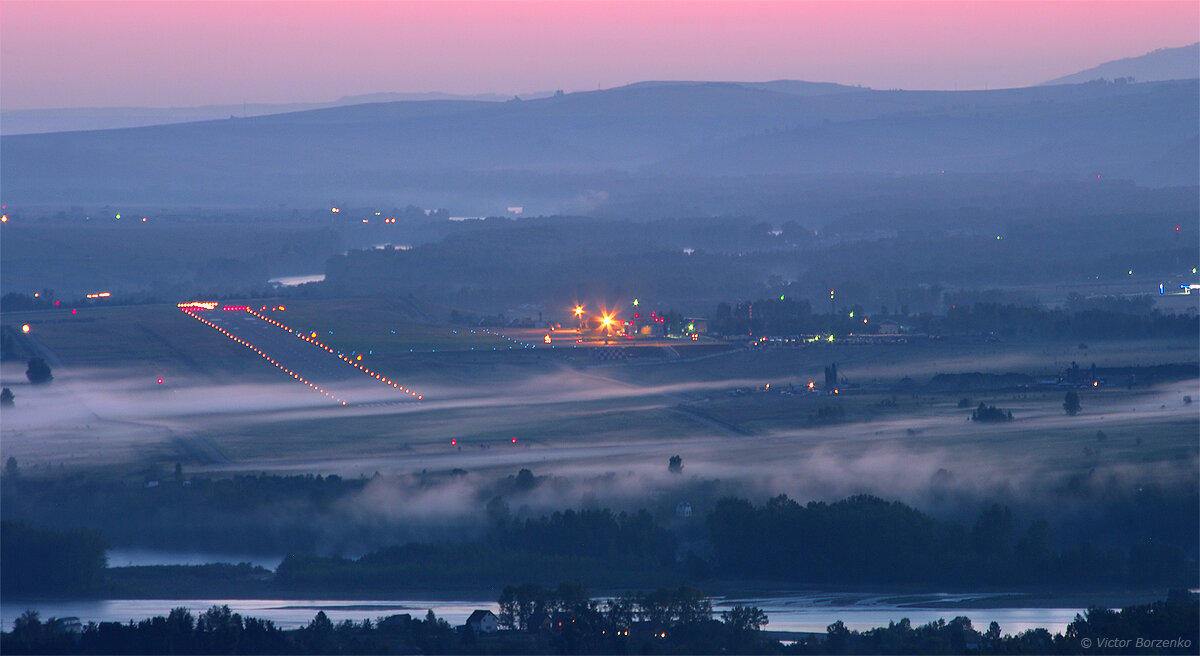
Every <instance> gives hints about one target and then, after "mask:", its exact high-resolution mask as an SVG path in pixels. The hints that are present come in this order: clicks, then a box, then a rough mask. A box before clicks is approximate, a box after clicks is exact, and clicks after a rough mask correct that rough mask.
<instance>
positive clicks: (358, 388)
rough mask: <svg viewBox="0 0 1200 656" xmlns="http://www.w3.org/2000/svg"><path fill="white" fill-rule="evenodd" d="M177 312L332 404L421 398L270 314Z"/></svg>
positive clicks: (225, 308)
mask: <svg viewBox="0 0 1200 656" xmlns="http://www.w3.org/2000/svg"><path fill="white" fill-rule="evenodd" d="M181 309H182V310H183V311H184V313H185V314H188V315H189V316H192V317H193V318H195V319H197V320H199V321H201V322H202V323H204V324H205V325H207V326H209V327H210V328H212V329H213V330H215V331H217V332H218V333H220V334H221V335H223V336H224V337H226V338H228V339H229V340H230V342H231V346H234V347H237V348H246V349H248V350H249V351H250V352H251V353H253V354H255V355H257V356H258V357H260V358H261V359H262V360H263V361H264V362H265V363H266V364H267V365H268V366H273V367H275V368H276V369H277V370H278V371H279V372H280V375H282V376H286V377H289V378H292V379H293V380H295V381H296V383H297V384H299V385H304V386H306V387H309V388H310V389H312V390H313V392H314V393H315V394H321V395H323V396H324V397H326V398H327V399H328V400H329V401H330V402H331V403H335V404H339V405H353V406H380V405H393V404H397V403H414V402H417V401H419V400H420V399H421V398H422V396H421V395H420V394H419V392H417V391H415V390H411V389H409V388H408V387H407V385H406V383H405V382H404V381H397V380H392V379H390V378H388V377H387V376H384V375H383V374H380V373H378V372H375V371H372V370H371V369H369V368H368V367H366V366H365V365H363V364H362V363H361V362H360V361H359V360H357V359H356V358H355V357H352V356H350V355H349V354H343V353H340V352H338V351H337V350H336V349H334V348H332V347H330V346H328V345H326V344H323V343H322V342H320V341H319V339H317V338H316V337H314V336H313V335H312V334H301V333H299V332H298V331H296V330H294V329H292V328H290V327H288V326H287V325H286V324H284V323H282V322H280V321H278V320H277V319H275V318H274V317H272V316H269V315H268V314H264V313H262V312H259V311H256V310H253V309H251V308H247V307H245V306H229V305H221V304H217V305H216V306H215V307H214V308H212V309H205V308H199V307H185V308H181ZM267 312H270V311H269V310H268V311H267Z"/></svg>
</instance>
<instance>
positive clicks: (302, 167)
mask: <svg viewBox="0 0 1200 656" xmlns="http://www.w3.org/2000/svg"><path fill="white" fill-rule="evenodd" d="M1198 91H1200V85H1198V82H1197V81H1196V80H1191V81H1172V82H1149V83H1120V84H1117V83H1103V82H1101V83H1091V84H1077V85H1058V86H1038V87H1028V88H1020V89H998V90H991V91H877V90H871V89H859V88H857V87H843V86H840V85H832V86H821V85H819V84H818V85H816V86H813V85H812V83H794V82H768V83H755V84H741V83H728V82H672V83H645V84H636V85H631V86H626V87H619V88H615V89H605V90H600V91H587V92H577V93H567V94H562V95H552V96H550V97H546V98H540V99H530V100H515V99H514V100H509V101H507V102H487V101H478V100H422V101H405V102H377V103H367V104H356V105H347V106H340V107H328V108H321V109H314V110H308V111H299V112H292V113H284V114H274V115H269V116H257V117H249V118H244V119H231V118H225V119H223V120H210V121H202V122H195V123H184V124H176V125H159V126H152V127H140V128H128V129H119V130H99V131H88V132H60V133H52V134H37V135H9V136H4V137H2V138H0V166H2V170H3V171H4V198H5V200H6V202H7V203H9V204H10V207H11V206H12V204H15V203H27V204H42V205H50V204H53V205H59V206H62V205H66V204H77V205H85V204H91V203H136V204H165V205H170V204H195V205H204V206H211V205H242V206H245V205H258V204H267V205H276V204H283V203H287V204H292V205H293V206H295V205H301V204H313V203H316V204H324V203H327V202H329V200H330V199H334V198H360V199H371V202H381V203H382V202H400V201H402V202H403V203H409V202H411V203H414V204H418V205H421V206H423V207H453V208H457V209H459V210H460V211H463V212H475V213H488V212H496V213H502V212H503V211H504V208H505V207H507V206H509V205H522V206H524V207H526V211H527V212H529V213H551V212H556V211H579V212H584V213H586V212H588V211H591V209H590V208H595V207H600V206H601V205H603V204H604V203H606V202H608V199H616V198H617V197H619V195H620V190H621V189H622V188H628V186H629V185H630V184H635V183H636V182H637V181H638V180H640V179H644V178H646V177H647V176H651V177H656V178H659V179H663V180H666V179H671V178H679V177H680V176H689V177H691V178H694V179H706V178H711V179H712V180H718V179H720V180H726V181H731V182H729V184H735V185H746V184H749V183H747V182H746V180H748V176H795V175H874V176H879V175H887V176H891V175H897V174H898V175H933V174H939V173H941V172H942V171H946V172H950V173H954V174H962V173H968V174H978V173H984V174H993V173H1014V172H1017V173H1041V174H1052V175H1057V176H1064V175H1065V176H1069V177H1073V178H1075V179H1079V178H1095V177H1096V176H1097V175H1101V176H1103V177H1104V178H1109V179H1113V178H1115V179H1126V180H1132V181H1134V182H1137V183H1140V184H1144V185H1150V186H1163V185H1187V186H1194V185H1195V184H1196V182H1197V179H1198V177H1200V155H1198V153H1197V151H1196V149H1195V148H1194V147H1192V144H1195V143H1196V139H1197V135H1198V133H1200V127H1198V126H1200V93H1198ZM812 92H817V93H812Z"/></svg>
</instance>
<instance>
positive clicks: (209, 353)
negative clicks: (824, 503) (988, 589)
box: [2, 300, 1200, 492]
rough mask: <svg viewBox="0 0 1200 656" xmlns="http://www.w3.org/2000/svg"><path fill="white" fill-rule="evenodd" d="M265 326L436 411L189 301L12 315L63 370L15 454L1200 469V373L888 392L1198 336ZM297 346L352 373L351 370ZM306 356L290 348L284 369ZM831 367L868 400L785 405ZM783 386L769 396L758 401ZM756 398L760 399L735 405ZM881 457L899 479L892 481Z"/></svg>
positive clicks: (755, 474) (778, 475)
mask: <svg viewBox="0 0 1200 656" xmlns="http://www.w3.org/2000/svg"><path fill="white" fill-rule="evenodd" d="M225 314H226V315H234V314H237V315H243V313H225ZM268 314H269V316H271V317H277V318H278V319H279V320H281V321H282V320H284V319H285V318H286V321H287V323H288V325H294V326H296V327H297V328H300V329H302V330H304V331H309V332H317V333H318V335H321V336H322V341H324V342H325V343H327V344H329V345H330V347H332V348H335V350H338V351H342V352H345V353H361V354H364V360H363V363H364V364H369V366H370V367H371V368H372V369H374V370H375V371H378V372H379V373H380V374H381V375H382V376H386V377H391V378H395V379H396V380H402V381H405V384H406V385H408V386H411V388H412V389H414V390H419V391H420V392H421V394H422V395H423V396H424V400H422V401H421V402H419V403H409V404H405V405H378V404H370V403H368V404H365V405H363V404H360V405H358V406H354V405H351V406H350V407H346V408H342V407H334V404H332V403H330V402H329V401H328V399H326V398H325V397H324V396H322V395H320V394H316V393H314V392H313V391H312V390H311V389H308V388H307V387H305V386H303V385H301V384H298V383H297V382H296V381H295V380H292V378H291V377H290V376H288V375H286V374H284V373H283V372H281V371H280V368H278V367H276V366H274V365H272V364H270V363H268V362H266V361H264V360H265V358H264V357H261V356H259V355H257V354H256V353H254V352H253V351H251V350H249V349H247V348H246V347H244V346H242V345H240V344H238V343H236V342H235V341H231V340H230V339H229V338H227V337H225V336H222V335H221V334H220V333H219V332H217V331H215V330H213V329H212V328H209V327H207V326H205V325H204V324H202V323H200V322H198V321H196V320H195V319H193V318H190V317H188V316H186V315H184V314H183V313H182V312H180V311H179V310H178V309H176V308H174V307H168V306H141V307H127V308H92V309H85V310H82V311H81V312H80V314H79V315H75V316H74V317H72V316H71V315H69V314H66V313H63V312H55V313H25V314H16V313H14V314H11V315H9V316H6V317H5V321H6V323H9V324H13V323H14V322H17V323H18V325H19V323H21V322H27V323H30V324H31V326H32V327H33V334H35V335H37V336H38V338H39V340H40V341H41V342H42V343H44V344H45V345H47V346H48V347H49V348H50V349H52V350H53V351H54V353H56V354H57V355H58V356H59V357H61V358H62V361H63V362H64V364H65V367H64V368H63V369H61V370H57V371H56V372H55V375H56V380H55V382H54V383H53V384H51V385H49V386H46V387H43V388H33V387H30V386H28V385H27V384H24V380H23V366H22V364H20V363H12V362H10V363H7V364H6V365H5V366H4V368H3V370H2V374H3V376H2V377H3V380H4V384H5V385H6V386H10V387H13V389H14V391H15V392H16V394H17V401H18V404H17V406H16V407H15V408H14V409H11V410H8V411H6V412H5V422H4V432H5V435H4V440H3V444H2V455H3V457H5V458H7V457H8V456H9V455H13V456H15V457H17V458H18V459H19V460H20V461H21V462H22V463H23V464H25V463H28V465H29V466H34V465H39V464H40V465H43V466H55V467H57V466H58V465H60V464H62V465H65V466H68V467H75V468H90V467H94V466H100V465H106V464H117V465H125V466H127V467H128V468H129V469H128V471H134V470H136V468H138V467H141V466H144V465H145V464H146V463H148V462H156V463H160V464H163V463H173V462H176V461H180V462H184V463H186V464H187V466H188V467H189V469H192V470H208V471H214V472H215V471H269V470H277V471H296V472H330V473H339V474H343V475H351V476H357V475H360V474H365V475H371V474H372V473H373V472H375V471H380V472H384V473H404V472H410V471H419V470H430V471H448V470H450V469H453V468H462V469H467V470H470V471H478V472H489V471H490V472H495V473H497V474H509V473H513V472H515V470H516V469H519V468H521V467H531V468H534V469H536V470H537V471H539V472H559V473H563V474H568V473H570V474H573V475H579V476H583V475H599V474H602V473H604V472H606V471H624V470H629V471H642V470H645V471H657V470H659V469H660V468H662V467H663V466H664V465H663V463H665V461H666V458H667V457H668V456H670V455H673V454H677V453H678V454H681V455H683V456H684V457H685V460H686V462H687V463H688V465H687V466H688V472H689V474H695V475H697V476H710V477H731V478H733V479H739V480H756V479H758V480H760V481H762V484H763V485H764V486H767V485H768V483H767V482H766V481H770V482H771V483H770V484H773V485H777V487H778V488H779V489H780V490H794V491H803V490H815V489H816V487H817V484H818V483H821V484H827V485H828V486H829V487H830V488H831V489H837V490H846V491H849V492H853V491H854V490H856V489H862V488H864V487H867V488H869V489H881V488H886V487H887V486H889V485H890V486H905V485H907V486H910V487H912V486H916V485H926V484H928V482H929V480H930V476H931V475H932V474H933V473H934V472H936V471H937V470H938V469H940V468H947V469H953V470H955V471H957V472H963V471H964V470H973V471H976V473H975V474H974V475H973V476H971V477H969V478H970V480H971V484H980V485H983V484H988V485H992V484H995V485H1000V484H1002V482H1003V481H1009V482H1013V481H1019V480H1026V479H1027V478H1029V477H1033V476H1036V475H1037V474H1038V473H1047V474H1048V473H1054V474H1063V475H1070V474H1072V473H1080V472H1082V473H1086V472H1087V471H1089V470H1094V469H1097V468H1101V469H1103V468H1106V467H1112V468H1123V469H1130V468H1133V469H1141V470H1143V471H1144V472H1146V474H1145V475H1146V476H1150V475H1152V472H1158V474H1153V475H1160V474H1162V472H1165V471H1169V472H1171V473H1170V475H1171V476H1177V475H1181V474H1180V473H1179V472H1180V471H1185V472H1186V471H1189V469H1188V468H1191V469H1190V471H1192V472H1193V476H1194V466H1195V464H1196V462H1197V457H1198V456H1197V436H1198V434H1200V420H1198V414H1197V409H1198V408H1200V404H1191V405H1186V404H1184V402H1183V397H1184V396H1191V397H1192V398H1200V387H1198V386H1197V381H1196V380H1190V381H1156V382H1155V383H1154V386H1152V387H1147V386H1145V385H1138V386H1136V387H1134V388H1132V389H1125V388H1119V387H1115V386H1110V387H1107V388H1101V389H1098V390H1083V391H1082V392H1081V398H1082V404H1083V412H1082V413H1081V414H1080V415H1079V416H1078V417H1067V416H1065V415H1064V413H1063V412H1062V408H1061V403H1062V396H1063V392H1062V391H1061V390H1041V389H1030V390H1024V391H1022V390H995V391H985V392H961V393H960V392H941V393H932V392H928V391H925V390H924V389H922V388H920V387H918V388H916V389H907V388H906V389H905V391H903V392H901V391H896V390H894V389H892V387H891V386H892V385H894V384H896V383H897V382H898V381H900V380H901V379H902V378H904V377H911V378H912V379H913V380H914V381H915V383H916V384H917V385H918V386H921V385H924V384H925V383H926V382H927V381H928V380H929V378H930V377H932V376H933V375H934V374H936V373H958V372H969V371H985V372H994V373H1005V372H1020V373H1026V374H1029V375H1033V376H1043V375H1052V374H1054V373H1056V372H1058V371H1059V370H1061V369H1062V368H1064V367H1065V366H1067V365H1068V364H1069V363H1070V362H1071V361H1072V360H1077V361H1079V362H1080V363H1081V364H1083V365H1085V366H1086V365H1090V364H1091V363H1092V362H1095V363H1096V364H1097V366H1099V367H1101V368H1106V367H1127V366H1142V367H1146V366H1151V365H1161V364H1171V363H1195V362H1196V359H1197V352H1196V348H1195V344H1194V343H1187V340H1175V341H1172V340H1157V341H1143V342H1131V343H1115V342H1114V343H1108V342H1101V343H1092V344H1089V345H1088V347H1087V349H1080V348H1079V345H1078V344H1077V343H1070V344H1064V343H1018V342H982V341H978V342H966V341H951V340H947V341H943V342H931V343H912V344H905V345H869V346H850V345H839V344H836V343H835V344H827V345H820V346H813V347H808V348H802V349H776V350H769V351H754V350H747V349H741V348H738V349H734V350H729V351H725V352H721V351H713V350H712V348H711V346H706V344H708V342H706V341H701V342H698V343H696V344H695V346H694V348H695V349H696V350H695V351H694V352H692V351H689V348H693V344H692V343H683V342H680V343H679V344H678V346H676V347H672V348H674V350H675V351H676V352H677V353H678V356H677V357H666V353H665V352H664V353H663V354H662V357H660V358H657V359H656V358H653V357H647V358H639V359H635V360H633V361H630V362H629V363H615V364H614V363H597V362H595V361H593V360H592V359H591V358H590V357H588V356H587V355H585V353H586V352H587V350H586V349H584V350H578V349H575V348H568V347H567V345H564V347H563V348H555V349H548V348H531V347H526V346H522V345H521V344H520V343H521V342H523V343H524V344H532V339H533V337H534V335H536V334H538V333H541V332H542V331H538V330H529V329H526V330H525V331H512V334H508V333H501V331H500V330H498V329H497V330H492V331H489V332H486V333H485V332H482V331H481V330H479V329H476V331H475V332H474V333H472V332H471V329H470V328H460V327H453V326H445V325H433V324H422V323H416V322H414V321H412V320H411V318H410V317H408V316H407V315H406V314H405V311H404V309H403V308H402V307H401V306H399V305H396V306H389V305H388V304H387V303H386V302H378V301H368V300H345V301H339V302H335V303H324V302H319V301H294V302H289V303H288V304H287V308H286V311H276V312H274V313H270V312H268ZM243 316H247V317H248V316H249V315H243ZM235 318H236V319H241V318H242V316H239V317H235ZM235 318H229V319H226V318H225V317H222V318H221V319H222V320H223V321H226V322H227V323H228V322H232V321H234V319H235ZM242 323H246V325H247V326H252V324H253V326H252V327H253V329H254V330H258V331H260V332H259V333H253V334H254V335H259V336H260V337H262V338H263V339H267V338H268V337H266V336H268V335H269V334H271V331H274V332H276V333H279V334H283V335H286V340H285V341H287V344H288V345H290V344H292V342H291V341H290V340H294V339H295V338H294V336H291V335H290V334H286V333H283V331H282V330H279V329H277V328H271V327H270V326H267V324H266V323H265V322H263V321H261V320H257V319H255V320H253V321H246V320H244V319H243V321H242ZM230 325H231V326H232V324H230ZM267 328H270V330H267ZM261 331H265V332H261ZM329 331H332V332H333V334H332V335H330V334H329ZM392 331H395V332H394V333H393V332H392ZM498 334H502V335H504V337H500V336H497V335H498ZM249 335H250V333H246V336H247V337H248V336H249ZM257 338H258V337H256V339H257ZM514 340H515V341H514ZM573 341H574V340H573V339H571V340H570V342H571V345H573ZM295 343H296V344H297V348H300V347H304V348H308V349H311V350H313V351H314V352H315V353H316V354H317V355H320V356H321V357H323V358H325V359H327V360H329V362H330V363H331V365H330V366H333V365H336V366H338V367H343V368H344V369H346V370H350V367H349V366H347V365H345V363H342V362H339V361H338V360H337V359H336V358H335V357H334V356H333V355H329V354H326V353H325V352H324V351H320V350H317V349H315V348H313V347H312V346H311V345H308V344H304V343H300V341H299V340H295ZM514 344H515V345H514ZM510 346H512V347H513V348H512V349H510V348H509V347H510ZM556 346H557V345H556ZM472 347H474V349H475V350H472ZM492 348H496V349H497V350H495V351H493V350H491V349H492ZM364 349H365V350H364ZM409 349H412V352H410V351H409ZM693 353H695V354H697V355H693ZM301 356H302V353H301V351H296V352H294V353H292V352H289V353H285V354H283V355H280V356H279V357H278V360H279V361H280V362H284V363H285V364H287V363H288V362H299V361H298V360H295V358H299V357H301ZM304 357H307V356H304ZM831 362H837V363H838V365H839V370H840V372H841V373H842V375H843V378H844V379H849V381H850V382H852V383H859V384H861V385H863V390H871V391H858V392H851V393H847V394H843V395H839V396H837V397H832V396H824V395H814V394H810V393H807V392H801V393H797V394H794V395H790V394H789V395H783V394H779V393H777V390H779V389H780V388H783V387H785V386H786V385H787V384H789V383H791V384H795V385H796V386H797V387H804V386H806V385H807V381H809V380H817V381H819V380H820V378H818V375H819V374H821V371H822V368H823V367H824V366H826V365H827V364H829V363H831ZM292 368H293V369H295V370H296V371H299V370H300V368H299V365H297V366H295V367H292ZM352 373H354V374H355V375H358V373H357V372H352ZM158 377H162V378H163V379H164V383H163V384H161V385H160V384H157V383H156V379H157V378H158ZM363 378H364V379H365V376H363ZM368 382H370V383H372V384H374V383H375V381H368ZM768 382H769V383H771V385H772V390H771V391H770V392H756V391H752V390H755V389H759V388H760V386H762V385H764V384H765V383H768ZM378 387H380V388H381V389H382V388H383V387H385V386H383V385H378ZM737 389H741V390H744V392H743V393H739V394H736V395H735V394H733V390H737ZM383 391H389V390H383ZM964 397H970V399H971V401H972V403H973V404H974V403H978V402H980V401H983V402H986V403H988V404H995V405H998V406H1000V407H1002V408H1004V409H1007V410H1011V411H1012V412H1013V414H1014V417H1015V421H1013V422H1012V423H1007V424H999V425H979V424H972V423H969V422H967V421H966V416H967V415H968V414H969V409H963V408H960V407H958V401H959V400H960V399H961V398H964ZM827 406H837V407H840V408H841V411H840V413H841V414H840V416H838V417H837V418H836V419H835V420H832V421H829V420H824V419H817V418H816V415H817V413H818V411H819V409H820V408H822V407H827ZM1097 431H1103V432H1104V434H1105V436H1104V437H1103V438H1098V437H1097ZM513 438H516V439H517V444H516V445H514V444H513V443H512V439H513ZM452 441H453V444H452ZM881 462H882V463H884V469H885V470H886V471H887V472H889V473H887V474H886V475H881V474H880V472H879V471H878V470H877V469H875V468H874V465H876V464H879V463H881ZM118 469H120V468H119V467H118ZM960 475H961V474H960ZM806 477H807V478H806ZM802 479H804V480H802Z"/></svg>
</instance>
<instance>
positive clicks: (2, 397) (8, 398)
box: [0, 387, 15, 407]
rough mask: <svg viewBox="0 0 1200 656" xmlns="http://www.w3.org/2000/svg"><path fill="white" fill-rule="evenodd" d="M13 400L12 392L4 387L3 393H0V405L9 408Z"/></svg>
mask: <svg viewBox="0 0 1200 656" xmlns="http://www.w3.org/2000/svg"><path fill="white" fill-rule="evenodd" d="M14 398H15V397H14V396H13V393H12V390H10V389H8V388H7V387H5V388H4V391H2V392H0V405H2V406H5V407H8V406H11V405H12V404H13V399H14Z"/></svg>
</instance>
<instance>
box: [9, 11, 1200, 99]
mask: <svg viewBox="0 0 1200 656" xmlns="http://www.w3.org/2000/svg"><path fill="white" fill-rule="evenodd" d="M3 19H4V20H3V23H2V36H3V38H2V40H0V42H2V44H3V45H2V48H0V54H2V55H3V56H2V58H0V67H2V68H0V72H2V76H3V81H4V89H3V91H4V93H3V97H2V99H0V102H2V104H3V108H4V109H6V110H14V109H32V108H51V107H120V106H151V107H183V106H194V105H208V104H234V103H241V102H252V103H289V102H323V101H329V100H333V99H335V98H338V97H342V96H348V95H357V94H366V93H376V92H403V93H424V92H444V93H457V94H477V93H501V94H515V93H529V92H541V91H552V90H554V89H564V90H567V91H580V90H594V89H597V88H611V87H617V86H622V85H625V84H630V83H635V82H642V81H648V80H722V81H767V80H777V79H792V80H805V81H812V82H837V83H840V84H848V85H862V86H868V87H872V88H876V89H891V88H905V89H984V88H993V89H994V88H1002V87H1017V86H1030V85H1035V84H1039V83H1041V82H1044V81H1046V80H1049V79H1053V78H1055V77H1059V76H1062V75H1068V74H1071V73H1074V72H1077V71H1079V70H1083V69H1086V68H1089V67H1092V66H1095V65H1097V64H1100V63H1102V62H1105V61H1110V60H1113V59H1120V58H1125V57H1133V56H1139V55H1143V54H1146V53H1147V52H1150V51H1153V50H1156V49H1159V48H1164V47H1178V46H1183V45H1189V44H1191V43H1194V42H1196V41H1197V40H1200V36H1198V34H1200V5H1197V4H1196V3H1194V2H984V3H962V2H925V3H913V2H851V3H831V2H794V3H787V2H774V3H772V2H702V3H682V2H640V3H618V2H600V3H596V2H580V3H554V2H499V3H477V2H451V3H428V2H411V3H409V2H357V3H328V2H171V3H151V2H51V3H36V2H25V1H19V0H18V1H13V0H9V1H7V2H5V3H4V5H3Z"/></svg>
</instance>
